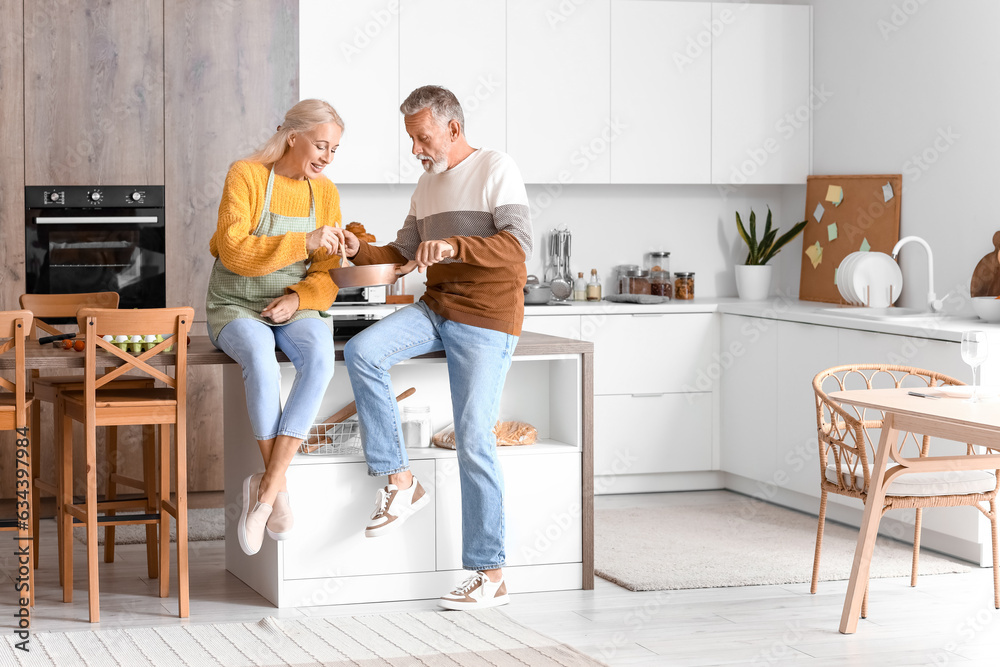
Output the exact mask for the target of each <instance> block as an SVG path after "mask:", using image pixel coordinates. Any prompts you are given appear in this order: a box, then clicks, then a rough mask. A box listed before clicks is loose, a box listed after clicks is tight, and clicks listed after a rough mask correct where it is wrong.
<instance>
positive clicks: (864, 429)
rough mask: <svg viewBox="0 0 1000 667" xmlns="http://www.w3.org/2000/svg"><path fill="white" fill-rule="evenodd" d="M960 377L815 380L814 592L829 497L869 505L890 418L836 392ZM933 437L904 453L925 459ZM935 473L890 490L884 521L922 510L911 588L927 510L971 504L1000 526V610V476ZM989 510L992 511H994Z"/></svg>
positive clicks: (998, 579)
mask: <svg viewBox="0 0 1000 667" xmlns="http://www.w3.org/2000/svg"><path fill="white" fill-rule="evenodd" d="M963 384H965V383H964V382H962V381H960V380H956V379H955V378H952V377H948V376H947V375H942V374H941V373H935V372H934V371H927V370H923V369H919V368H909V367H906V366H890V365H886V364H853V365H847V366H837V367H834V368H828V369H827V370H825V371H822V372H820V373H819V374H818V375H816V377H815V378H814V379H813V391H814V392H815V395H816V425H817V433H818V436H819V464H820V487H821V495H820V505H819V526H818V528H817V530H816V555H815V558H814V560H813V575H812V587H811V588H810V592H811V593H815V592H816V582H817V580H818V577H819V560H820V551H821V549H822V546H823V526H824V522H825V520H826V502H827V495H828V494H830V493H836V494H839V495H842V496H849V497H851V498H857V499H859V500H861V502H862V503H865V502H867V500H868V489H869V488H870V487H869V485H870V483H871V464H870V461H871V460H872V458H873V457H874V455H875V450H876V449H877V447H878V442H879V437H880V435H881V429H882V419H883V418H884V414H883V413H882V412H880V411H878V410H873V409H870V408H858V407H852V406H841V405H840V404H839V403H837V402H836V401H833V400H831V399H830V398H829V396H828V393H829V392H833V391H841V390H845V389H888V388H893V387H895V388H899V387H912V388H914V389H918V388H924V389H926V388H927V387H940V386H945V385H963ZM929 446H930V438H929V437H928V436H926V435H923V436H921V435H918V434H914V433H906V434H905V435H904V440H903V442H902V444H901V446H900V451H901V452H902V451H904V448H913V449H915V450H916V451H918V452H919V456H921V457H925V456H927V455H928V449H929ZM965 453H966V454H967V455H971V454H974V453H975V452H974V451H973V446H972V445H968V444H967V445H965ZM931 475H933V474H932V473H920V474H916V473H915V474H910V475H904V476H903V477H902V478H900V479H899V480H897V481H896V482H893V483H892V484H891V485H890V486H889V489H888V492H887V494H886V498H885V504H884V506H883V507H882V515H883V516H884V515H885V513H886V512H888V511H889V510H892V509H904V508H912V509H915V510H916V519H915V525H914V530H913V568H912V570H911V573H910V585H911V586H916V585H917V573H918V570H919V565H920V528H921V520H922V518H923V516H922V515H923V510H924V508H927V507H960V506H965V505H969V506H971V507H975V508H976V509H978V510H979V511H980V512H982V513H983V514H984V515H986V517H987V518H988V519H989V520H990V522H991V524H992V527H993V531H992V532H993V602H994V606H996V608H997V609H1000V558H998V554H997V502H996V499H997V489H998V486H1000V482H998V480H1000V470H997V471H992V472H990V471H979V470H972V471H961V472H951V473H948V474H947V475H942V476H937V477H935V478H932V477H931ZM983 503H987V504H988V505H989V509H988V510H987V509H986V508H985V507H983ZM861 616H862V618H867V617H868V592H867V590H866V591H865V597H864V601H863V602H862V608H861Z"/></svg>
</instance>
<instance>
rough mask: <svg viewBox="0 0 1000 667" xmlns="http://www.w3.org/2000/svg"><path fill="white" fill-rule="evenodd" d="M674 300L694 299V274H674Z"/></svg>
mask: <svg viewBox="0 0 1000 667" xmlns="http://www.w3.org/2000/svg"><path fill="white" fill-rule="evenodd" d="M674 298H675V299H679V300H682V301H689V300H691V299H693V298H694V273H675V274H674Z"/></svg>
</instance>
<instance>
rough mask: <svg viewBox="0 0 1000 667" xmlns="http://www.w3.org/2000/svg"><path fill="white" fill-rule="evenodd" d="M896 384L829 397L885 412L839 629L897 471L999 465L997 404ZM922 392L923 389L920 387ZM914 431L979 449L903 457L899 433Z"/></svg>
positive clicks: (860, 582) (860, 585)
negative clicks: (930, 395) (931, 393)
mask: <svg viewBox="0 0 1000 667" xmlns="http://www.w3.org/2000/svg"><path fill="white" fill-rule="evenodd" d="M909 391H910V390H909V389H906V388H902V389H861V390H849V391H836V392H832V393H831V394H830V398H831V399H833V400H835V401H837V402H838V403H841V404H845V405H851V406H856V407H861V408H873V409H875V410H880V411H882V412H883V413H884V414H885V418H884V420H883V421H882V434H881V438H880V439H879V443H878V448H877V449H876V451H875V458H874V460H873V461H872V463H871V487H870V489H869V493H868V499H867V501H866V502H865V512H864V516H863V518H862V520H861V531H860V533H859V535H858V544H857V547H856V548H855V551H854V564H853V566H852V567H851V579H850V583H849V584H848V586H847V597H846V599H845V600H844V611H843V613H842V614H841V617H840V632H842V633H844V634H851V633H853V632H855V631H856V630H857V627H858V616H859V615H860V612H861V601H862V600H863V598H864V596H865V590H866V588H867V586H868V572H869V567H870V565H871V559H872V552H873V550H874V548H875V539H876V537H877V536H878V526H879V521H880V520H881V518H882V506H883V502H884V501H885V495H886V489H888V488H889V485H890V484H892V482H893V481H894V480H896V479H897V478H899V477H900V476H902V475H906V474H910V473H921V472H941V471H959V470H997V469H1000V453H991V452H990V450H988V449H985V448H992V449H994V450H997V451H1000V403H997V402H996V401H980V402H977V403H971V402H969V401H966V400H964V399H961V398H925V397H920V396H911V395H910V394H909V393H908V392H909ZM925 391H926V390H925ZM906 432H912V433H919V434H921V435H928V436H931V437H938V438H944V439H946V440H951V441H956V442H962V443H969V444H973V445H981V446H982V450H983V452H984V453H975V454H967V455H961V456H952V455H949V456H934V455H933V452H931V455H929V456H925V457H917V458H913V457H907V456H903V454H902V452H901V451H900V443H899V434H900V433H906Z"/></svg>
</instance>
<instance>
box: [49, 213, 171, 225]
mask: <svg viewBox="0 0 1000 667" xmlns="http://www.w3.org/2000/svg"><path fill="white" fill-rule="evenodd" d="M159 221H160V219H159V218H158V217H157V216H155V215H83V216H66V217H62V218H47V217H42V216H39V217H37V218H35V222H36V223H38V224H39V225H65V224H74V225H80V224H99V223H108V222H110V223H119V224H128V223H133V224H134V223H157V222H159Z"/></svg>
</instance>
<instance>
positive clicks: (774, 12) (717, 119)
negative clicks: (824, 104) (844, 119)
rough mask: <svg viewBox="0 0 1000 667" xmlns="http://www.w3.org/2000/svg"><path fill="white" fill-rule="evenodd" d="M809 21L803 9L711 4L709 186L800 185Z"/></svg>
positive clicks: (805, 159)
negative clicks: (710, 155)
mask: <svg viewBox="0 0 1000 667" xmlns="http://www.w3.org/2000/svg"><path fill="white" fill-rule="evenodd" d="M811 16H812V14H811V9H810V7H808V6H805V5H751V4H745V3H740V4H713V5H712V23H711V25H712V26H713V31H714V32H715V33H716V34H714V35H713V38H712V182H713V183H718V184H725V185H730V186H733V187H738V186H740V185H743V184H747V183H805V181H806V176H807V175H808V174H809V171H810V153H809V151H810V135H811V123H810V118H811V115H812V112H813V109H811V108H810V88H809V86H810V72H811V69H812V67H811V38H810V35H811V32H812V30H811V20H812V19H811Z"/></svg>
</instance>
